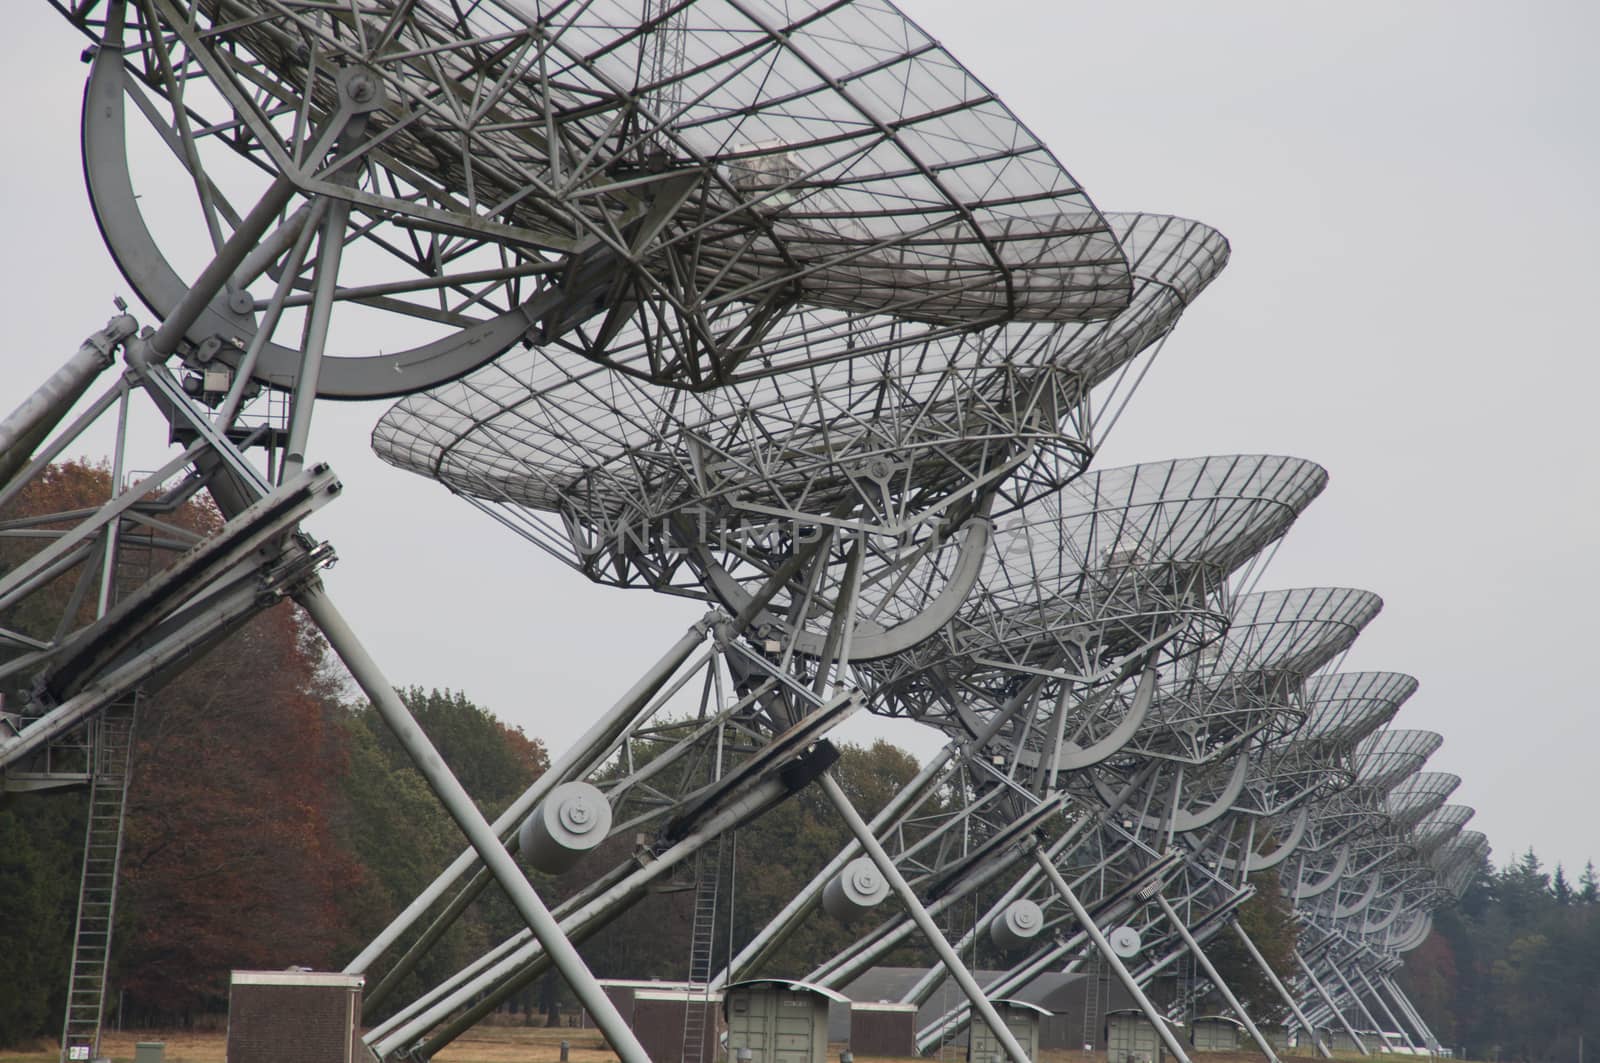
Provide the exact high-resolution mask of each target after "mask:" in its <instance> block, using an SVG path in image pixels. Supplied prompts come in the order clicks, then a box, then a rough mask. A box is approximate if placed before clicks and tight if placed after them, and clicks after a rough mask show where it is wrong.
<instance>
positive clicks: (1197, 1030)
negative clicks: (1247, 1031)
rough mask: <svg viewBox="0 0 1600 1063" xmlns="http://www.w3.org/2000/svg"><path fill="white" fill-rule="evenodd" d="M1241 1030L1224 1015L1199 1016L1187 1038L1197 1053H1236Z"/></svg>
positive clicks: (1235, 1022)
mask: <svg viewBox="0 0 1600 1063" xmlns="http://www.w3.org/2000/svg"><path fill="white" fill-rule="evenodd" d="M1242 1028H1243V1027H1241V1026H1240V1025H1239V1022H1238V1020H1237V1019H1233V1018H1230V1017H1228V1016H1226V1015H1200V1016H1196V1018H1195V1020H1194V1025H1193V1026H1191V1027H1190V1028H1189V1037H1190V1041H1191V1043H1192V1044H1193V1045H1194V1047H1195V1051H1197V1052H1237V1051H1238V1050H1239V1031H1240V1030H1241V1029H1242Z"/></svg>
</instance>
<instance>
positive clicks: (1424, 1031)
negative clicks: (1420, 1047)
mask: <svg viewBox="0 0 1600 1063" xmlns="http://www.w3.org/2000/svg"><path fill="white" fill-rule="evenodd" d="M1378 982H1379V984H1381V985H1382V986H1383V988H1385V989H1387V990H1388V991H1389V996H1390V997H1392V998H1393V999H1394V1002H1395V1003H1396V1004H1398V1005H1399V1006H1400V1010H1401V1011H1403V1012H1405V1014H1406V1018H1408V1019H1410V1020H1411V1025H1412V1026H1414V1027H1415V1028H1416V1030H1417V1032H1418V1033H1419V1034H1421V1035H1422V1041H1423V1043H1424V1044H1426V1045H1427V1046H1428V1051H1429V1052H1431V1053H1433V1054H1434V1055H1438V1054H1439V1050H1440V1049H1441V1048H1442V1047H1444V1046H1443V1045H1441V1044H1440V1043H1439V1039H1438V1038H1437V1037H1435V1036H1434V1035H1433V1031H1432V1030H1431V1029H1429V1028H1428V1024H1427V1022H1425V1021H1424V1020H1423V1018H1422V1013H1421V1012H1420V1011H1418V1010H1417V1006H1416V1005H1415V1004H1413V1003H1412V1002H1411V998H1410V997H1408V996H1406V994H1405V991H1404V990H1402V989H1401V988H1400V986H1399V985H1397V984H1396V983H1395V980H1394V979H1393V978H1390V977H1389V976H1388V975H1386V974H1380V975H1379V976H1378Z"/></svg>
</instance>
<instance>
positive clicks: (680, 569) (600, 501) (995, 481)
mask: <svg viewBox="0 0 1600 1063" xmlns="http://www.w3.org/2000/svg"><path fill="white" fill-rule="evenodd" d="M1111 217H1112V221H1113V224H1114V226H1115V228H1116V230H1117V232H1118V233H1119V234H1120V235H1121V236H1122V237H1123V239H1124V242H1125V243H1126V244H1127V245H1128V246H1129V247H1131V248H1133V249H1134V255H1135V266H1134V270H1135V276H1136V279H1137V285H1136V289H1135V295H1134V301H1133V303H1132V304H1131V305H1130V306H1129V308H1128V310H1127V311H1125V312H1124V313H1123V314H1120V315H1118V316H1117V317H1115V318H1113V319H1112V320H1110V321H1108V322H1103V323H1101V322H1097V323H1093V324H1079V325H1053V324H1044V323H1037V322H1012V323H1008V324H1005V325H996V326H992V327H989V328H984V329H974V330H967V331H962V332H948V331H946V332H942V333H940V334H938V335H936V336H935V335H931V334H929V333H927V332H926V331H922V330H918V329H917V328H916V327H915V326H908V325H907V324H906V323H905V322H902V321H900V320H899V319H896V318H892V317H875V318H871V319H855V320H850V319H846V318H843V317H842V316H841V315H839V314H838V312H837V311H832V310H805V311H798V310H797V311H796V312H795V313H793V314H792V315H791V316H790V318H789V319H788V320H787V321H786V322H785V323H783V324H782V325H781V326H780V327H779V328H778V329H777V330H775V331H774V333H773V334H771V335H769V336H768V337H767V339H766V341H765V342H764V344H763V345H762V347H761V349H760V353H759V354H758V355H757V356H755V357H753V358H752V360H751V362H752V364H753V365H755V364H758V363H760V362H762V361H764V360H765V358H766V354H767V352H768V351H771V352H773V353H774V356H775V359H776V361H775V365H774V367H773V368H772V369H771V370H770V371H768V370H761V372H760V373H759V375H755V372H754V370H752V375H749V376H747V377H745V378H743V379H737V380H733V381H731V382H729V383H728V384H727V385H726V386H724V387H722V388H719V389H716V390H714V391H707V392H699V393H693V394H688V393H685V392H683V391H681V390H678V389H665V388H662V387H660V386H659V385H654V384H649V383H646V382H643V381H636V380H634V379H631V378H629V377H625V376H623V375H621V374H617V373H608V372H605V371H604V370H601V369H599V368H597V367H595V366H593V364H592V363H590V362H588V361H585V360H584V359H582V358H581V357H580V356H579V353H578V352H576V351H572V352H568V351H563V350H561V349H558V348H556V347H547V348H545V349H544V350H542V351H540V352H527V353H513V354H510V355H508V356H506V357H504V358H501V359H499V360H498V361H497V362H495V363H494V364H492V365H489V366H485V367H484V368H483V369H482V370H480V371H478V372H476V373H473V374H471V375H470V376H468V377H466V378H464V379H462V380H460V381H457V382H455V383H451V384H448V385H446V386H443V387H440V388H437V389H435V390H433V391H430V392H428V393H426V394H424V395H419V396H413V397H410V398H407V399H406V400H404V401H402V402H401V403H399V404H397V405H396V406H395V407H394V408H393V409H391V410H390V411H389V412H388V413H387V414H385V415H384V417H383V418H382V420H381V421H380V422H379V424H378V426H377V428H376V430H375V431H374V433H373V446H374V449H375V450H377V452H378V454H379V456H380V457H382V458H384V459H385V460H386V461H389V462H390V463H392V464H395V465H398V466H400V467H402V468H406V469H410V470H412V471H415V472H418V473H421V474H423V475H426V476H429V477H432V478H434V479H438V480H440V481H441V482H443V483H445V484H446V485H448V486H449V487H450V488H451V489H452V490H453V491H455V492H456V493H458V494H461V495H463V496H465V497H467V498H469V499H471V500H473V501H474V502H476V503H477V504H479V505H480V506H482V507H484V508H486V509H490V510H491V511H492V512H494V513H495V515H496V516H497V517H499V518H500V519H502V520H503V521H504V522H505V523H506V524H508V525H509V526H511V527H513V528H515V529H517V530H518V531H520V532H522V533H523V534H525V535H526V536H527V537H528V538H530V539H532V540H533V541H534V542H536V543H537V544H539V545H540V546H542V547H544V548H545V549H547V550H550V551H551V552H552V553H554V554H556V555H557V556H558V557H561V558H562V559H563V560H566V561H567V562H568V563H569V564H572V565H574V567H577V568H579V569H580V570H581V571H582V572H584V574H585V575H587V576H589V577H590V578H591V579H595V580H597V581H600V582H606V583H615V584H623V585H634V586H647V587H652V588H655V589H658V590H665V591H669V592H672V593H681V594H690V595H695V596H715V597H717V598H720V599H721V600H722V601H723V602H724V603H726V604H728V605H730V606H731V607H732V608H733V609H735V610H736V611H737V610H738V609H740V608H742V607H743V603H744V601H745V600H746V599H747V597H748V594H749V593H750V591H749V589H748V588H749V587H750V586H751V585H752V584H759V583H760V582H761V581H763V580H765V579H767V578H768V577H769V576H770V574H771V572H772V571H773V570H774V569H775V568H777V567H779V566H780V565H781V564H782V563H783V560H784V558H785V557H787V556H788V555H789V553H790V552H792V550H793V549H794V548H795V546H796V545H797V544H796V542H795V540H796V539H797V538H803V537H805V536H808V535H815V534H819V533H820V532H821V531H822V530H825V529H830V528H831V529H839V530H842V531H845V532H848V533H849V534H850V537H851V538H850V542H854V543H860V544H861V548H862V549H863V550H864V551H865V552H866V554H867V556H866V557H865V558H863V560H862V561H861V562H860V564H861V566H862V571H863V572H864V573H866V574H867V575H866V576H865V577H864V579H865V581H866V584H867V585H868V586H869V587H872V588H881V590H879V589H874V590H873V591H872V593H873V594H874V595H877V597H876V598H874V599H873V603H872V606H871V612H872V613H873V614H874V615H872V616H870V617H869V624H866V625H862V626H861V630H860V631H859V632H858V639H857V641H856V642H855V643H853V646H854V647H855V648H856V649H857V650H859V651H860V652H861V654H863V655H865V656H872V655H881V654H883V653H888V652H895V651H896V650H897V649H898V648H901V647H902V646H903V645H904V644H906V639H912V638H913V636H912V635H911V634H909V633H908V634H907V635H906V638H905V639H898V638H897V639H896V640H894V641H893V642H892V643H891V642H890V641H888V640H885V639H883V638H880V637H879V633H880V632H884V631H887V630H888V629H890V628H893V627H896V626H898V625H899V624H901V623H902V622H905V621H908V620H911V619H913V618H915V619H917V620H918V621H919V625H918V628H917V632H916V634H915V636H914V637H915V638H923V637H926V636H927V635H930V634H932V632H933V631H934V630H936V629H937V626H938V623H940V622H942V621H941V620H937V619H936V618H934V617H932V616H930V615H929V612H928V605H929V599H930V596H932V595H935V594H939V593H942V589H943V588H944V587H946V586H947V585H950V584H951V583H952V582H956V581H957V576H960V578H962V579H965V580H966V581H967V583H966V585H967V586H970V578H971V575H972V574H973V573H974V572H975V571H976V569H975V566H974V564H973V562H974V561H975V558H976V554H973V553H971V552H970V551H971V550H972V549H973V548H975V547H976V546H977V545H978V544H977V543H976V542H974V543H973V544H972V545H971V546H970V547H966V546H963V544H964V543H965V540H966V538H969V537H972V536H982V535H985V534H986V529H985V528H980V527H977V526H975V525H974V524H973V520H972V518H975V517H976V518H982V517H983V516H984V515H985V514H988V515H993V514H995V513H998V512H1001V511H1004V510H1006V509H1009V508H1014V507H1016V506H1018V505H1021V504H1023V503H1024V502H1025V501H1027V500H1028V499H1030V498H1036V497H1039V496H1040V495H1043V494H1046V493H1048V492H1050V491H1052V490H1055V489H1058V488H1060V487H1061V486H1062V485H1064V484H1065V483H1067V482H1068V481H1070V480H1072V479H1073V478H1074V477H1076V476H1077V475H1078V474H1079V473H1080V472H1081V471H1082V468H1083V466H1084V465H1085V463H1086V462H1087V461H1088V458H1089V455H1090V453H1091V452H1092V449H1093V445H1094V439H1095V434H1094V430H1095V425H1094V419H1093V414H1092V411H1091V410H1090V408H1089V406H1088V403H1087V402H1086V400H1087V398H1088V395H1089V392H1090V390H1091V389H1093V388H1094V387H1095V386H1096V385H1100V384H1102V383H1105V385H1106V388H1105V389H1103V390H1111V389H1115V388H1118V386H1119V384H1121V383H1122V382H1123V380H1122V378H1118V379H1116V380H1113V379H1112V378H1114V377H1118V372H1119V370H1122V369H1123V368H1124V367H1126V366H1127V365H1128V364H1129V362H1130V361H1131V360H1132V359H1134V358H1135V357H1136V356H1137V355H1139V354H1140V352H1142V351H1144V350H1146V349H1147V348H1149V347H1150V346H1151V345H1153V344H1155V343H1158V342H1160V340H1161V339H1162V338H1163V337H1165V336H1166V335H1167V334H1168V332H1169V331H1170V330H1171V329H1172V327H1173V325H1174V324H1175V323H1176V321H1177V319H1178V317H1179V315H1180V314H1181V313H1182V311H1183V309H1184V307H1185V306H1186V305H1187V303H1188V302H1189V300H1191V299H1192V298H1193V297H1194V296H1195V295H1197V294H1198V293H1199V291H1200V290H1201V289H1203V287H1204V286H1205V284H1207V283H1208V282H1209V281H1210V280H1211V278H1212V277H1214V276H1215V275H1216V273H1217V271H1218V270H1220V269H1221V268H1222V266H1223V264H1224V263H1225V262H1226V259H1227V243H1226V241H1225V240H1223V239H1222V237H1221V236H1220V235H1219V234H1217V233H1216V232H1215V231H1214V230H1212V229H1210V228H1208V227H1206V226H1204V225H1201V224H1199V223H1196V222H1190V221H1185V220H1183V219H1177V218H1169V217H1162V216H1159V215H1148V214H1140V215H1112V216H1111ZM791 346H792V347H805V348H807V349H808V350H810V351H811V352H812V353H811V354H810V355H809V357H810V358H811V360H812V364H811V365H809V366H807V367H805V368H801V369H795V368H791V369H788V370H780V368H778V367H779V366H781V365H783V364H785V363H786V361H787V360H788V356H787V354H786V353H785V352H786V351H787V349H788V348H789V347H791ZM1129 375H1136V374H1124V375H1123V376H1129ZM1105 397H1106V396H1105V395H1104V394H1103V393H1102V394H1101V395H1099V396H1097V400H1096V401H1097V404H1099V405H1102V406H1103V405H1105V404H1104V402H1102V401H1101V400H1103V399H1104V398H1105ZM1118 397H1119V398H1120V396H1118ZM963 528H966V532H963V531H962V530H961V529H963ZM958 540H959V541H958ZM841 542H843V541H842V540H841ZM938 544H943V545H942V546H939V545H938ZM848 545H849V543H843V545H840V546H839V547H838V548H836V549H835V550H834V551H833V554H832V555H830V556H831V557H832V559H833V560H832V561H831V562H830V566H831V567H830V570H829V571H830V573H831V574H830V575H829V576H828V577H827V578H828V580H829V581H830V582H831V583H832V584H833V586H828V585H823V586H820V587H817V588H814V597H815V598H816V600H817V601H819V602H822V601H828V600H831V599H832V598H833V597H834V596H835V595H836V593H837V583H838V581H839V580H840V579H841V578H842V571H843V568H844V567H845V565H844V554H845V552H846V549H847V547H848ZM964 550H965V551H966V552H964ZM930 551H931V552H930ZM963 557H964V558H966V559H967V560H966V561H959V560H957V559H958V558H963ZM950 566H955V567H956V569H959V570H960V571H959V572H956V571H952V569H951V567H950ZM963 573H964V575H963ZM784 593H785V596H787V594H788V592H787V591H786V592H784ZM963 596H964V590H961V589H960V588H957V589H956V590H955V591H953V592H952V594H951V596H950V599H949V605H950V606H951V607H952V608H953V607H954V605H956V604H959V600H960V598H961V597H963ZM785 609H786V603H785V602H784V601H778V602H775V603H774V604H773V606H772V609H771V610H770V612H771V613H772V614H774V615H776V616H783V615H785ZM946 615H947V614H946ZM811 623H812V621H811V620H810V619H809V618H806V617H802V618H801V624H800V626H801V627H806V626H808V625H809V624H811ZM826 623H827V617H826V616H819V617H818V619H817V620H816V625H817V626H818V627H825V626H826Z"/></svg>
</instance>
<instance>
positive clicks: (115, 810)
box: [61, 693, 139, 1063]
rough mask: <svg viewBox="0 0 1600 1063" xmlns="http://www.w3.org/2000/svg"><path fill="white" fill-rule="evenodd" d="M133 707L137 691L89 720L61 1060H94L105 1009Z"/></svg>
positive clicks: (137, 699) (97, 1049)
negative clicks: (85, 808)
mask: <svg viewBox="0 0 1600 1063" xmlns="http://www.w3.org/2000/svg"><path fill="white" fill-rule="evenodd" d="M138 707H139V695H138V694H137V693H134V694H131V695H129V696H127V697H125V698H121V699H119V700H117V701H115V702H112V703H111V704H110V705H107V706H106V707H105V709H104V710H102V712H101V714H100V718H99V719H98V720H96V721H95V722H94V724H93V727H94V740H93V743H92V746H91V748H92V753H91V756H92V758H93V760H92V764H91V768H90V771H91V778H90V781H89V819H88V824H87V825H86V826H85V828H84V838H83V877H82V880H81V882H80V884H79V887H78V918H77V925H76V927H75V929H74V931H73V944H72V972H71V976H70V978H69V980H68V982H67V1013H66V1020H65V1023H64V1024H63V1027H62V1032H61V1058H62V1060H63V1063H66V1061H70V1060H86V1059H93V1058H95V1057H96V1056H97V1055H98V1054H99V1051H100V1019H101V1016H102V1014H103V1013H104V1010H105V997H106V971H107V968H108V966H109V964H110V961H111V930H112V923H113V921H114V920H115V918H116V911H117V865H118V864H119V863H120V861H121V858H122V824H123V815H124V812H125V810H126V807H127V797H128V760H129V754H130V752H131V750H132V748H133V725H134V719H135V717H136V716H137V714H138Z"/></svg>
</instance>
